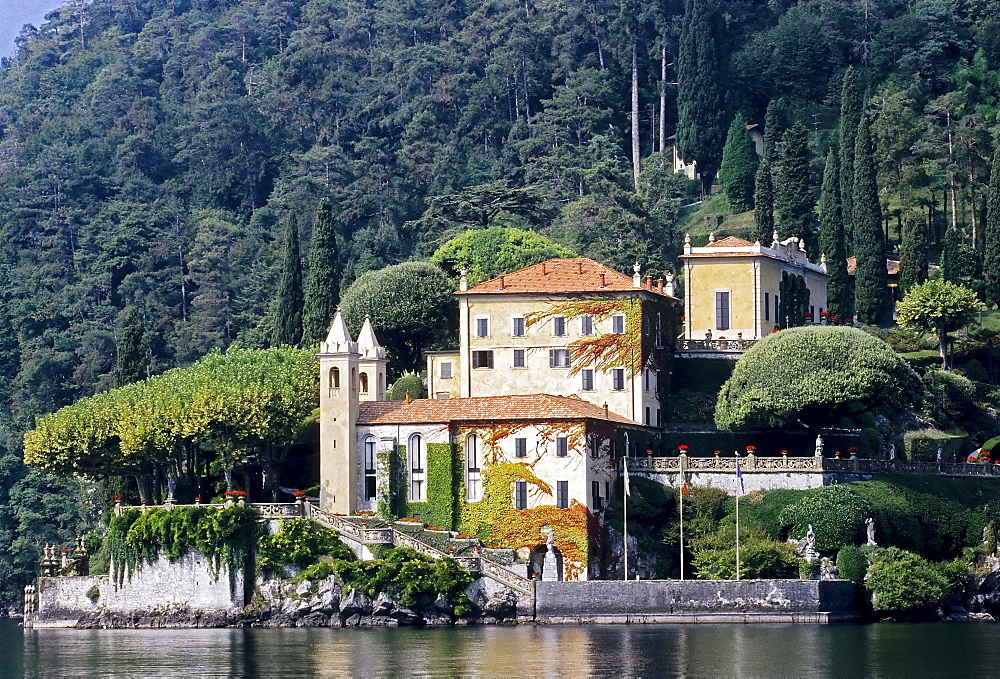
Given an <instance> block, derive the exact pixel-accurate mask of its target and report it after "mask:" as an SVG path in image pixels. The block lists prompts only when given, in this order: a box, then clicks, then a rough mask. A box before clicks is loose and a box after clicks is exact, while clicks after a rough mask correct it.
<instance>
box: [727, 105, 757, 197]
mask: <svg viewBox="0 0 1000 679" xmlns="http://www.w3.org/2000/svg"><path fill="white" fill-rule="evenodd" d="M759 164H760V159H759V158H758V157H757V149H756V148H754V145H753V139H751V138H750V135H749V134H748V133H747V122H746V118H744V117H743V114H742V113H737V114H736V116H735V117H734V118H733V122H732V124H731V125H730V126H729V134H728V135H727V136H726V145H725V147H724V148H723V149H722V165H721V167H720V168H719V183H721V184H722V188H723V190H724V191H725V192H726V198H727V199H728V200H729V207H730V208H732V210H733V213H739V212H746V211H747V210H749V209H750V208H752V207H753V192H754V175H756V174H757V165H759Z"/></svg>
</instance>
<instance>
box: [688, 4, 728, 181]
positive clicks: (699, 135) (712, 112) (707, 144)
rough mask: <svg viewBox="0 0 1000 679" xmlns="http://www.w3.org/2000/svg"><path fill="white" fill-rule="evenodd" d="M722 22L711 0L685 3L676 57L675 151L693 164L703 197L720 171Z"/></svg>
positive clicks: (722, 131) (723, 123) (722, 118)
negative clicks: (696, 170)
mask: <svg viewBox="0 0 1000 679" xmlns="http://www.w3.org/2000/svg"><path fill="white" fill-rule="evenodd" d="M721 23H722V22H721V20H720V17H719V12H718V8H717V6H716V2H715V0H684V16H683V18H682V20H681V34H680V45H679V48H680V49H679V51H678V54H677V151H678V153H680V155H681V157H682V158H684V159H685V160H686V161H687V162H691V161H694V162H695V163H697V166H698V172H699V174H700V175H701V182H702V191H703V192H704V193H708V192H709V191H710V190H711V188H712V180H713V179H715V174H716V172H718V171H719V163H720V161H721V159H722V144H723V142H724V140H725V134H726V128H725V122H724V120H725V118H724V115H725V114H724V96H723V89H722V63H723V58H722V55H721V54H720V50H721V42H722V35H721V34H722V29H721Z"/></svg>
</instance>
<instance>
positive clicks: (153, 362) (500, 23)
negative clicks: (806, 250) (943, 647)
mask: <svg viewBox="0 0 1000 679" xmlns="http://www.w3.org/2000/svg"><path fill="white" fill-rule="evenodd" d="M17 45H18V48H17V52H16V54H15V56H14V57H12V58H10V59H6V60H4V62H3V64H2V69H0V403H2V404H3V405H2V407H0V591H2V594H3V597H4V598H5V599H6V600H7V601H12V600H13V598H12V597H13V595H14V593H15V592H16V591H17V590H18V589H19V588H20V587H21V586H22V585H23V584H24V582H25V581H26V578H27V577H28V574H29V573H31V572H32V569H33V567H34V562H35V559H36V557H37V549H38V546H39V545H40V544H42V543H44V542H46V541H56V540H63V539H65V538H67V537H69V536H70V535H72V534H73V533H74V532H75V531H77V530H79V529H80V527H81V526H82V525H84V524H85V523H86V522H87V521H88V520H90V519H91V518H92V516H93V515H94V513H95V511H96V509H97V506H98V505H97V501H96V500H90V499H88V498H92V497H95V494H94V493H83V494H81V493H80V492H79V488H78V487H77V486H76V482H65V481H59V480H56V479H53V478H50V477H47V476H43V475H41V474H40V473H39V472H37V471H32V470H28V469H27V468H26V467H25V466H24V465H23V464H22V463H21V455H22V452H21V437H22V434H23V432H24V431H25V430H26V429H27V428H30V427H31V426H32V424H33V422H34V418H35V417H36V416H38V415H40V414H43V413H47V412H52V411H54V410H55V409H57V408H58V407H60V406H62V405H65V404H67V403H70V402H72V401H73V400H75V399H77V398H79V397H81V396H87V395H91V394H93V393H96V392H99V391H102V390H104V389H106V388H108V387H110V386H117V385H120V384H122V383H124V382H127V381H128V380H122V379H121V376H122V374H123V371H126V372H128V371H130V372H131V373H132V374H133V376H134V377H135V376H141V375H142V373H143V372H144V371H145V373H146V374H154V373H160V372H163V371H164V370H167V369H169V368H172V367H176V366H185V365H189V364H191V363H192V362H193V361H195V360H196V359H198V358H199V357H201V356H203V355H205V354H206V353H207V352H208V351H209V350H210V349H212V348H216V347H219V348H224V347H226V346H228V345H230V344H231V343H233V342H239V343H241V344H243V345H245V346H251V347H254V346H266V345H267V344H269V343H270V342H271V341H272V340H273V338H274V337H275V336H277V335H276V333H274V331H273V318H274V315H275V310H274V309H273V308H272V307H273V304H272V303H271V297H272V295H273V291H274V290H276V289H278V288H279V285H278V280H279V273H280V271H281V269H282V266H281V262H282V261H283V257H285V258H286V259H287V255H286V254H283V253H287V252H293V251H294V248H288V247H285V245H287V243H285V244H283V234H285V233H286V228H285V225H286V224H287V223H288V220H289V219H290V218H291V217H292V216H295V217H297V219H298V227H297V230H289V232H291V233H298V234H300V237H301V241H302V247H303V252H305V250H306V249H307V247H308V243H309V242H310V241H311V240H312V235H313V224H314V219H315V216H316V215H317V209H318V208H319V206H320V202H321V201H324V199H327V201H328V202H327V201H324V204H325V205H326V207H325V208H324V210H325V212H323V214H325V215H327V216H332V222H333V228H332V233H333V235H332V236H331V235H329V233H330V231H329V230H328V229H324V231H323V232H324V233H325V234H327V235H326V236H324V238H328V239H329V240H331V242H334V241H335V243H336V247H334V248H333V250H335V251H336V252H337V261H336V262H331V261H327V262H326V263H325V265H324V266H326V267H327V270H331V271H334V272H335V274H336V275H337V276H338V277H340V279H341V280H339V281H337V282H336V285H337V286H339V288H340V289H341V290H343V289H345V288H346V286H347V285H349V284H350V283H351V282H352V281H354V280H355V279H357V278H358V277H360V276H361V275H362V274H364V273H365V272H368V271H372V270H375V269H380V268H382V267H385V266H387V265H392V264H397V263H400V262H404V261H408V260H413V259H426V258H427V257H428V256H429V255H430V254H431V253H432V252H433V251H434V250H435V249H436V248H437V247H438V246H439V245H441V244H442V243H443V242H444V241H446V240H447V239H448V238H450V237H452V236H454V235H456V234H458V233H461V232H462V231H464V230H466V229H469V228H483V227H486V226H515V227H521V228H528V229H532V230H535V231H538V232H540V233H542V234H544V235H546V236H548V237H550V238H552V239H553V240H555V241H557V242H559V243H561V244H562V245H564V246H566V247H568V248H570V249H571V250H572V251H575V252H578V253H580V254H582V255H587V256H591V257H595V258H597V259H600V260H602V261H605V262H606V263H608V264H610V265H612V266H615V267H618V268H621V269H626V268H628V267H630V265H631V263H632V262H633V261H639V262H640V263H642V264H643V265H644V267H645V270H647V271H649V272H651V273H654V274H656V273H660V272H664V271H667V270H669V269H671V268H672V261H673V260H672V258H673V256H674V254H676V251H677V247H678V244H679V242H680V239H681V234H680V233H679V229H678V218H679V213H680V203H681V200H682V199H683V198H685V197H686V196H697V195H698V194H699V193H700V192H701V191H702V190H704V189H705V188H709V189H710V188H711V187H710V186H709V185H710V184H711V182H710V181H706V186H705V187H701V186H698V185H697V183H694V182H692V183H691V184H693V185H688V183H687V182H684V181H681V180H679V179H678V178H677V177H675V176H673V175H672V174H671V171H670V170H671V150H670V146H671V145H672V144H673V143H674V135H676V141H677V144H678V145H679V148H680V150H681V151H682V153H683V155H684V157H686V158H689V159H696V160H697V161H698V163H699V167H701V168H702V169H703V171H704V172H703V174H704V175H706V177H707V176H708V175H713V174H714V172H715V170H717V169H718V168H719V167H720V166H722V167H724V168H726V169H725V171H724V173H723V175H724V176H723V179H724V180H727V179H728V180H733V181H735V179H734V177H735V175H734V174H733V173H734V172H736V170H735V169H732V168H733V167H734V164H735V161H730V163H729V164H728V165H727V164H726V163H725V159H724V158H723V146H724V144H725V143H726V139H727V130H729V129H730V122H731V121H732V120H733V119H734V117H735V116H736V115H737V114H739V115H741V116H742V118H743V119H744V120H745V121H747V122H748V123H751V124H758V125H762V126H764V125H765V122H766V123H767V125H766V126H765V155H766V157H767V160H768V163H769V165H768V167H770V168H771V169H772V171H773V177H774V200H775V208H776V211H777V221H778V223H779V225H782V224H784V225H792V224H794V225H795V228H796V230H798V231H806V232H808V231H809V230H810V229H812V228H814V219H815V216H814V215H815V213H814V210H815V206H816V203H817V201H819V199H820V185H821V180H822V175H823V170H824V163H826V159H827V156H828V155H831V156H836V157H837V158H838V160H839V161H840V162H841V163H843V162H844V160H845V159H846V161H847V162H849V163H853V159H854V146H853V144H854V143H855V136H856V130H857V129H858V126H859V125H861V127H863V128H864V129H865V130H868V129H870V134H871V137H872V143H873V145H874V155H873V158H874V162H875V179H876V184H877V187H876V188H877V195H878V197H879V199H880V203H881V204H880V205H879V207H880V208H881V214H880V215H879V216H878V218H877V221H876V222H874V223H875V224H878V225H881V226H882V228H883V229H884V231H885V238H886V239H887V243H886V245H885V246H880V247H888V248H889V249H890V250H892V249H895V248H896V247H897V246H898V245H899V244H900V241H902V240H904V236H906V234H908V233H911V232H913V233H916V232H919V238H918V237H917V236H915V237H914V241H913V242H917V241H918V240H919V241H920V242H925V243H926V244H927V246H926V247H927V248H929V249H930V251H931V253H932V257H934V258H936V257H937V253H938V252H939V251H940V250H941V249H942V248H943V249H944V250H945V257H944V259H945V260H946V261H948V262H949V266H950V269H951V271H953V272H954V273H953V276H954V277H959V278H962V279H963V280H966V281H976V280H979V279H980V278H981V274H980V272H981V271H982V269H980V268H978V267H979V264H978V262H979V261H980V259H979V252H980V251H982V250H983V249H984V246H985V249H986V252H987V259H988V260H989V257H990V255H989V248H990V245H993V244H994V243H993V241H992V240H991V239H990V237H989V235H988V234H987V232H988V231H989V229H990V227H994V228H995V227H996V226H997V225H996V224H991V223H989V222H990V219H991V218H992V219H993V221H996V219H1000V197H998V198H997V203H996V205H997V207H996V208H995V209H990V210H987V202H988V198H989V197H990V191H989V178H990V177H989V175H990V169H991V158H992V156H993V149H994V146H995V144H994V141H993V140H994V137H995V136H996V135H997V130H996V125H997V108H998V97H1000V2H997V1H995V0H916V1H914V0H808V1H802V2H791V1H788V0H770V1H768V2H763V1H758V2H755V1H751V0H732V1H727V0H718V1H716V0H698V1H697V2H695V1H692V0H688V2H687V3H685V2H682V0H660V1H659V2H635V1H634V0H619V1H618V2H606V1H604V0H576V1H574V2H570V3H556V2H548V1H547V0H537V1H535V0H525V1H524V2H512V1H509V0H468V1H466V2H462V1H461V0H449V1H434V2H430V1H427V0H367V1H364V2H361V1H358V0H91V1H90V2H87V1H86V0H68V1H67V4H66V5H65V7H63V8H62V9H60V10H56V11H54V12H52V13H51V14H49V15H48V17H47V18H46V23H44V24H43V25H42V26H40V27H38V28H35V27H31V26H26V27H25V28H24V30H23V31H22V33H21V35H20V37H19V39H18V41H17ZM849 67H851V69H850V70H848V68H849ZM845 73H848V74H849V75H848V76H847V77H845ZM848 86H850V87H848ZM844 93H848V96H844ZM852 107H853V108H852ZM859 121H860V122H859ZM783 131H787V132H783ZM845 132H846V134H845ZM786 137H787V139H786ZM845 140H849V142H850V143H849V144H848V143H845ZM831 151H832V152H833V153H832V154H831V153H830V152H831ZM837 172H840V174H841V175H842V176H841V179H842V180H843V181H841V182H840V184H841V186H840V187H839V188H840V189H842V190H843V189H845V187H846V188H847V189H850V186H849V184H850V180H851V177H849V176H848V175H847V173H846V172H843V171H834V174H832V175H831V176H833V177H836V176H837ZM760 174H761V173H759V172H758V173H757V176H758V177H759V176H760ZM859 176H861V175H859ZM996 176H1000V175H996ZM708 178H709V179H710V177H708ZM862 179H865V177H863V176H862ZM844 181H847V185H844ZM833 183H834V184H835V183H836V182H833ZM994 183H996V182H994ZM726 185H727V186H728V185H729V184H726ZM734 185H735V184H734ZM793 185H794V186H795V187H796V189H795V191H794V192H792V191H790V190H788V189H787V188H783V187H788V186H793ZM831 185H832V184H831ZM742 186H743V189H742V192H743V195H744V196H745V197H744V199H743V202H746V200H747V198H746V196H748V195H749V193H751V192H750V190H749V188H748V187H747V185H746V181H743V183H742ZM842 198H843V201H842V202H843V203H844V205H843V207H844V210H845V214H846V215H847V217H846V218H845V220H844V222H845V226H846V227H847V236H848V238H847V243H846V247H847V250H848V251H850V249H851V247H852V245H851V243H852V240H851V230H850V229H851V212H850V211H848V210H847V208H848V207H849V205H848V203H849V202H850V201H851V200H852V195H851V193H850V192H849V191H847V192H845V193H843V195H842ZM734 204H735V203H734ZM837 204H838V207H837V209H838V210H839V209H840V203H839V202H838V203H837ZM745 207H746V206H745V205H743V206H741V207H740V209H744V208H745ZM823 211H824V208H823V203H821V204H820V212H821V213H822V212H823ZM758 212H760V211H759V210H758ZM988 213H989V214H988ZM830 214H833V213H832V212H831V213H830ZM811 215H813V216H811ZM765 224H766V218H765ZM782 228H783V229H784V232H785V233H789V231H788V228H789V227H788V226H784V227H782ZM803 235H804V236H806V237H807V239H809V238H815V237H817V235H816V234H808V233H804V234H803ZM998 242H1000V241H998ZM810 252H811V253H818V249H817V248H815V247H814V248H812V249H811V250H810ZM998 253H1000V250H998ZM996 258H997V261H998V262H1000V254H997V255H996ZM918 259H919V258H918ZM303 264H304V265H305V266H306V269H308V265H309V262H308V261H306V260H305V259H303ZM860 267H861V263H860V261H859V272H860ZM987 270H989V267H988V268H987ZM306 273H307V274H308V271H307V272H306ZM859 275H860V273H859ZM859 280H860V279H859ZM876 311H877V310H876ZM873 313H874V312H873ZM126 349H127V351H126ZM136 352H138V356H139V358H138V359H136ZM119 353H121V354H122V356H121V360H120V359H119ZM126 353H128V354H129V360H130V361H131V363H130V364H129V366H130V367H129V366H126V367H122V365H120V364H122V363H123V361H124V360H125V358H126V356H125V354H126ZM136 366H138V367H136ZM116 367H117V371H116ZM126 368H127V370H126ZM137 371H138V372H137ZM134 377H133V378H134Z"/></svg>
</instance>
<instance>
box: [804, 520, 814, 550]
mask: <svg viewBox="0 0 1000 679" xmlns="http://www.w3.org/2000/svg"><path fill="white" fill-rule="evenodd" d="M806 550H807V551H811V552H815V551H816V533H814V532H813V526H812V524H811V523H810V524H809V529H808V530H806Z"/></svg>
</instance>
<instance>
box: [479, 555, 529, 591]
mask: <svg viewBox="0 0 1000 679" xmlns="http://www.w3.org/2000/svg"><path fill="white" fill-rule="evenodd" d="M479 572H480V573H482V574H483V575H485V576H487V577H490V578H492V579H494V580H496V581H497V582H499V583H500V584H502V585H506V586H507V587H510V588H511V589H515V590H517V591H518V592H520V593H521V594H527V595H528V596H534V595H535V583H534V581H533V580H529V579H528V578H526V577H524V576H522V575H518V574H517V573H514V572H513V571H509V570H507V569H506V568H504V567H503V566H501V565H499V564H495V563H493V562H492V561H490V560H489V559H479Z"/></svg>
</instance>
